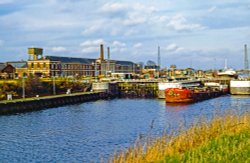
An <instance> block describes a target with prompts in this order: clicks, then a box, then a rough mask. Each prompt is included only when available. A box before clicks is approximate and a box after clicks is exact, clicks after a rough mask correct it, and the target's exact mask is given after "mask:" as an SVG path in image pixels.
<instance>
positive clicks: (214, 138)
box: [110, 112, 250, 163]
mask: <svg viewBox="0 0 250 163" xmlns="http://www.w3.org/2000/svg"><path fill="white" fill-rule="evenodd" d="M218 161H220V162H250V113H249V112H245V113H244V114H241V115H236V114H235V113H232V112H230V113H227V114H225V115H224V116H215V117H214V118H213V119H212V120H210V121H209V120H207V119H205V118H204V119H202V120H201V121H200V123H198V124H194V125H193V126H191V127H190V128H189V129H187V130H180V131H179V132H178V133H177V134H163V135H162V136H161V137H158V138H148V139H147V142H146V143H140V142H138V143H136V144H135V145H133V146H132V147H130V148H129V149H127V150H126V151H123V152H121V153H118V154H116V155H115V156H114V157H112V158H111V159H110V162H114V163H123V162H129V163H134V162H136V163H140V162H141V163H144V162H218Z"/></svg>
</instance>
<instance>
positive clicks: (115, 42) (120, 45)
mask: <svg viewBox="0 0 250 163" xmlns="http://www.w3.org/2000/svg"><path fill="white" fill-rule="evenodd" d="M112 46H113V47H125V46H126V44H125V43H123V42H120V41H114V42H113V43H112Z"/></svg>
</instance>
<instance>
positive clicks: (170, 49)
mask: <svg viewBox="0 0 250 163" xmlns="http://www.w3.org/2000/svg"><path fill="white" fill-rule="evenodd" d="M183 49H184V48H182V47H179V46H178V45H177V44H175V43H172V44H169V45H167V46H166V47H163V50H166V51H167V52H179V51H181V50H183Z"/></svg>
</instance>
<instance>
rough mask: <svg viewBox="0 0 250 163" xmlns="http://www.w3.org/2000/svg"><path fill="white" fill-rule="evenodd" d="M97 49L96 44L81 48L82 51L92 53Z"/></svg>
mask: <svg viewBox="0 0 250 163" xmlns="http://www.w3.org/2000/svg"><path fill="white" fill-rule="evenodd" d="M98 51H99V47H98V46H91V47H84V48H83V49H82V53H94V52H98Z"/></svg>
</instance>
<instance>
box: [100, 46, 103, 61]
mask: <svg viewBox="0 0 250 163" xmlns="http://www.w3.org/2000/svg"><path fill="white" fill-rule="evenodd" d="M99 59H100V60H101V61H103V60H104V52H103V44H101V45H100V58H99Z"/></svg>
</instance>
